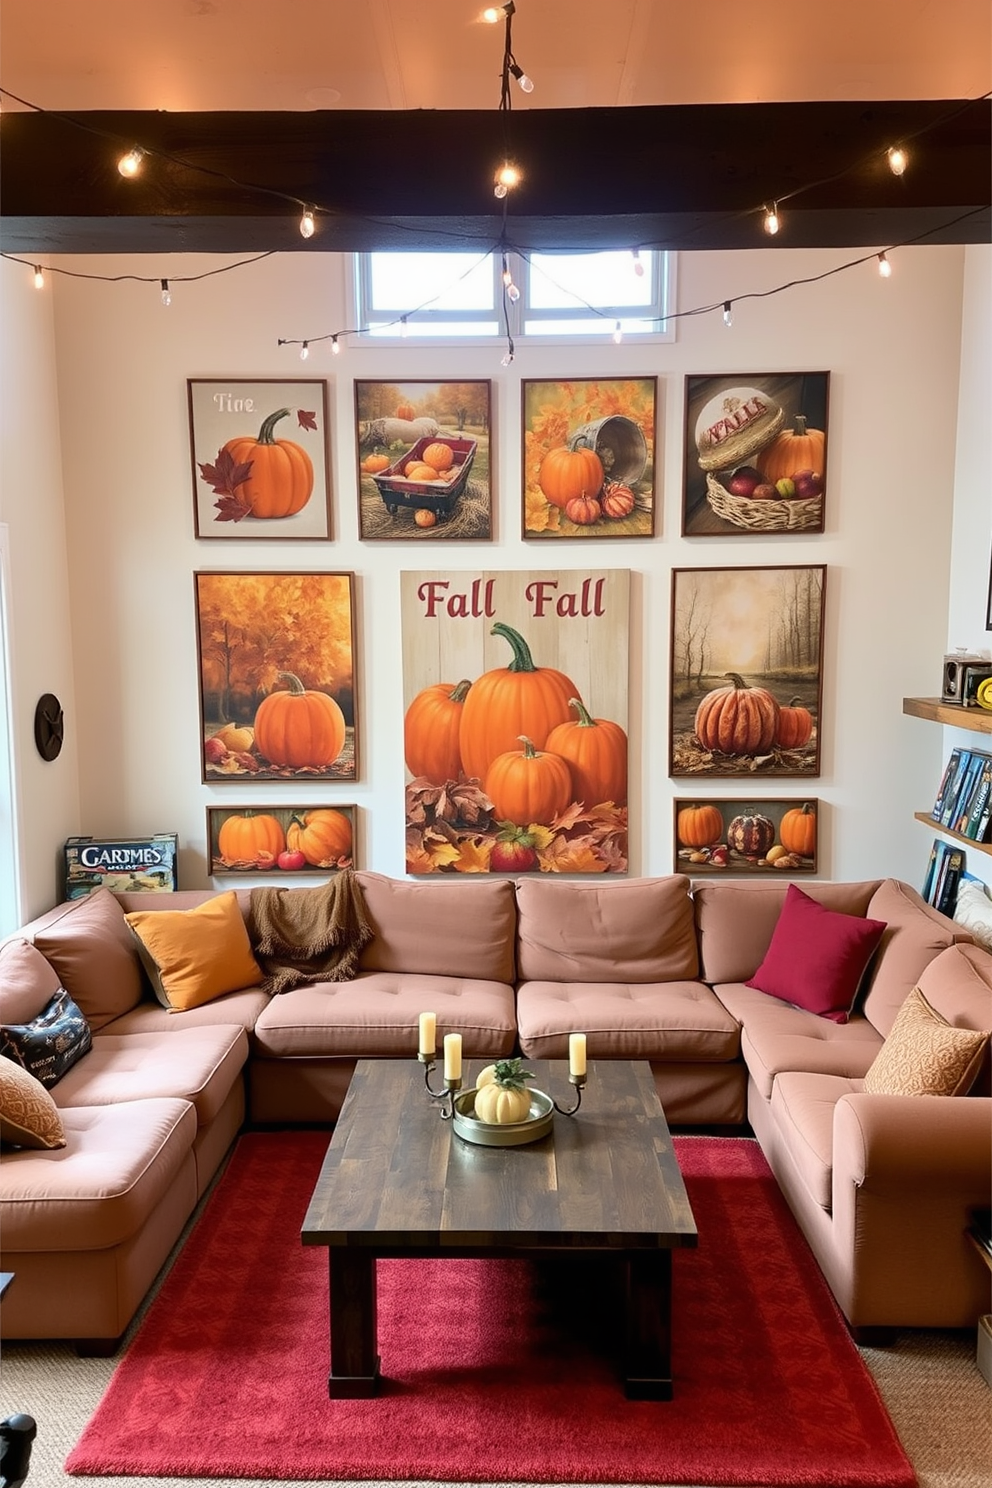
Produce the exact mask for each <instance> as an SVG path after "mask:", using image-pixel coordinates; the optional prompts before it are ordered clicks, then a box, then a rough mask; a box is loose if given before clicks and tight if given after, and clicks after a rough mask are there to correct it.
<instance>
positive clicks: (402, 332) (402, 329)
mask: <svg viewBox="0 0 992 1488" xmlns="http://www.w3.org/2000/svg"><path fill="white" fill-rule="evenodd" d="M409 333H410V328H409V326H408V325H407V323H406V316H405V315H401V316H400V335H401V336H402V337H403V339H404V340H405V339H406V337H407V336H408V335H409Z"/></svg>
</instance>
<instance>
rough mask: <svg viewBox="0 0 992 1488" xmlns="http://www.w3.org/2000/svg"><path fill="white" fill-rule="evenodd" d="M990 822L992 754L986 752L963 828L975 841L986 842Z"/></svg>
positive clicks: (965, 833)
mask: <svg viewBox="0 0 992 1488" xmlns="http://www.w3.org/2000/svg"><path fill="white" fill-rule="evenodd" d="M990 823H992V755H988V754H986V755H985V756H983V759H982V768H981V771H980V773H979V776H978V780H977V783H976V785H975V788H974V790H973V791H972V793H971V799H970V801H969V802H968V809H967V813H966V816H965V824H964V826H963V828H962V829H961V830H962V831H963V833H964V835H965V837H970V838H971V839H972V841H974V842H986V841H987V840H988V836H989V826H990Z"/></svg>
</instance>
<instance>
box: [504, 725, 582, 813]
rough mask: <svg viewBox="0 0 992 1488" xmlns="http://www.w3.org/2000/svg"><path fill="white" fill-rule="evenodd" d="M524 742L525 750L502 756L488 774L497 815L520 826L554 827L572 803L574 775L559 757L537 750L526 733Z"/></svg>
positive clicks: (522, 735)
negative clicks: (554, 822) (557, 817)
mask: <svg viewBox="0 0 992 1488" xmlns="http://www.w3.org/2000/svg"><path fill="white" fill-rule="evenodd" d="M520 742H521V743H522V744H523V746H524V747H523V749H522V750H520V749H514V750H510V751H508V752H507V753H506V754H501V755H498V756H497V757H496V759H494V760H493V762H492V764H491V765H490V767H489V769H488V771H487V772H486V779H485V785H484V789H485V792H486V795H487V796H488V797H489V799H490V800H491V801H492V803H493V815H494V816H495V817H496V820H497V821H510V822H513V824H514V825H515V826H518V827H526V826H529V825H530V824H531V822H534V823H535V824H536V825H539V826H543V827H547V826H550V824H551V823H552V822H553V821H554V819H555V817H556V816H559V815H560V814H561V812H563V811H564V810H565V807H566V806H568V805H569V804H570V802H571V800H572V794H573V791H572V772H571V771H570V769H569V767H568V765H567V763H566V762H565V760H563V759H561V758H560V756H559V755H557V754H547V753H544V754H542V753H541V752H540V751H539V750H537V749H535V748H534V745H533V743H532V741H531V740H530V739H528V738H527V736H526V734H521V736H520Z"/></svg>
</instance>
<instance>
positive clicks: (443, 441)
mask: <svg viewBox="0 0 992 1488" xmlns="http://www.w3.org/2000/svg"><path fill="white" fill-rule="evenodd" d="M491 401H492V399H491V389H490V383H489V382H486V381H468V382H427V381H419V380H415V381H412V382H366V381H358V382H356V383H355V420H356V435H357V438H356V445H357V449H358V489H359V508H358V514H359V527H360V535H361V538H362V541H363V542H370V541H376V540H380V539H382V540H390V541H395V540H396V539H397V538H401V539H407V540H412V541H424V540H425V539H428V540H431V539H438V538H443V539H446V540H448V541H452V540H457V539H462V540H475V541H488V540H489V539H490V538H491V537H492V525H493V524H492V487H491V483H490V440H491V435H492V427H491Z"/></svg>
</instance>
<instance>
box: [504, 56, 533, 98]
mask: <svg viewBox="0 0 992 1488" xmlns="http://www.w3.org/2000/svg"><path fill="white" fill-rule="evenodd" d="M510 73H511V75H512V76H513V77H515V78H516V80H517V82H518V83H519V85H520V91H521V93H533V91H534V83H533V81H532V79H531V78H529V77H528V76H527V74H526V73H525V72H524V70H523V68H522V67H518V66H517V64H516V62H511V63H510Z"/></svg>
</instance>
